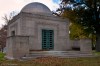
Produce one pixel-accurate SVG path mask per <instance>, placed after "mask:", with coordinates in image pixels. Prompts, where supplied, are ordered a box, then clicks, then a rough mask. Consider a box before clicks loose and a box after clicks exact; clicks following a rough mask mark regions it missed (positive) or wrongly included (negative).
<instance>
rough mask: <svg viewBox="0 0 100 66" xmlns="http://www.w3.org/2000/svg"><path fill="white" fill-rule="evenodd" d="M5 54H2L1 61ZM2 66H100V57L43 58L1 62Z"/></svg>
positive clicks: (0, 55)
mask: <svg viewBox="0 0 100 66" xmlns="http://www.w3.org/2000/svg"><path fill="white" fill-rule="evenodd" d="M3 57H4V54H3V53H0V59H3ZM0 66H100V57H90V58H58V57H41V58H36V59H31V60H1V61H0Z"/></svg>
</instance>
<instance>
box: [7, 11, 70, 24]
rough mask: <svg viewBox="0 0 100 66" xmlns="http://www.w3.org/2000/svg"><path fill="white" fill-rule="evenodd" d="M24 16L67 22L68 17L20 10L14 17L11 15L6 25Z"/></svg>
mask: <svg viewBox="0 0 100 66" xmlns="http://www.w3.org/2000/svg"><path fill="white" fill-rule="evenodd" d="M24 17H28V18H37V19H44V20H52V21H60V22H69V20H68V19H63V18H61V17H57V16H53V15H50V14H32V13H24V12H21V13H19V14H18V15H16V16H15V17H13V19H12V20H10V21H9V23H8V25H9V24H11V23H13V22H15V21H16V20H17V19H19V18H24Z"/></svg>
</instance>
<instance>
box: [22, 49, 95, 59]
mask: <svg viewBox="0 0 100 66" xmlns="http://www.w3.org/2000/svg"><path fill="white" fill-rule="evenodd" d="M48 56H54V57H59V58H76V57H94V56H93V54H92V53H88V52H80V51H34V52H30V54H29V55H28V56H27V57H23V58H24V59H25V58H37V57H48Z"/></svg>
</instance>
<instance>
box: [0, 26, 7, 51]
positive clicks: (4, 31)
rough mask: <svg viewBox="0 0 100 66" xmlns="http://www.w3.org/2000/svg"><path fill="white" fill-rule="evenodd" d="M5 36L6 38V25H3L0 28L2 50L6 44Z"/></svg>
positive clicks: (0, 46)
mask: <svg viewBox="0 0 100 66" xmlns="http://www.w3.org/2000/svg"><path fill="white" fill-rule="evenodd" d="M6 38H7V25H4V26H3V27H2V28H1V30H0V48H1V51H2V52H3V48H4V47H5V46H6Z"/></svg>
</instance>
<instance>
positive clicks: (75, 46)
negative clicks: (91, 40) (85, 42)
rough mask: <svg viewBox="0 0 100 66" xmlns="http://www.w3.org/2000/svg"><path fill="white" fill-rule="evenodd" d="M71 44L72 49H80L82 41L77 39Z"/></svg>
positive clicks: (71, 41)
mask: <svg viewBox="0 0 100 66" xmlns="http://www.w3.org/2000/svg"><path fill="white" fill-rule="evenodd" d="M70 44H71V46H72V48H80V40H79V39H75V40H70Z"/></svg>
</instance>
